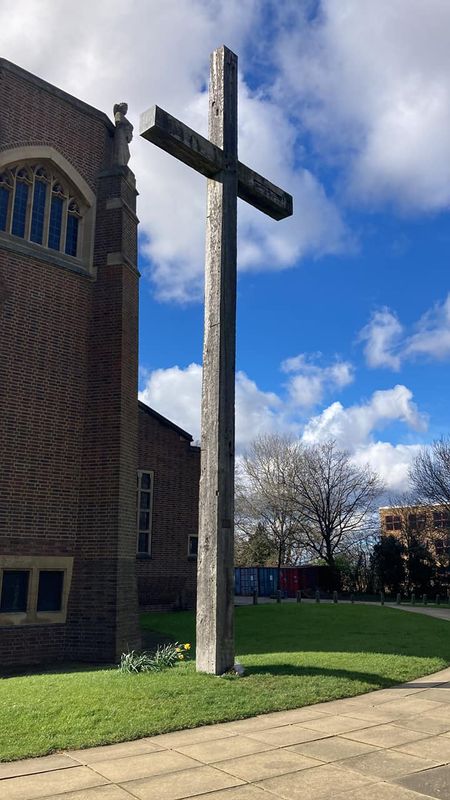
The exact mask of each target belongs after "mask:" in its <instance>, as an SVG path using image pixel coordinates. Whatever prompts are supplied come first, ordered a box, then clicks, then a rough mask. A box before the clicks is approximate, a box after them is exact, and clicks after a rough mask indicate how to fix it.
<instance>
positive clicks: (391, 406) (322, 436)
mask: <svg viewBox="0 0 450 800" xmlns="http://www.w3.org/2000/svg"><path fill="white" fill-rule="evenodd" d="M412 396H413V395H412V392H411V390H410V389H408V388H407V387H406V386H402V385H401V384H398V385H397V386H394V388H393V389H385V390H379V391H377V392H374V393H373V395H372V397H371V398H370V400H369V401H368V402H366V403H362V404H360V405H354V406H349V407H348V408H344V406H343V405H342V404H341V403H339V402H335V403H332V404H331V405H330V406H328V408H325V409H324V411H322V413H321V414H319V415H317V416H315V417H312V418H311V419H310V420H309V422H308V424H307V425H306V427H305V430H304V432H303V440H304V441H305V442H317V441H325V440H327V439H335V440H336V442H337V443H338V445H339V446H340V447H343V448H345V449H348V450H350V451H351V452H353V451H355V450H356V449H358V448H359V447H362V446H365V445H368V444H369V443H371V435H372V432H373V431H377V430H378V431H379V430H380V429H382V428H385V427H386V425H388V424H389V423H391V422H403V423H404V424H406V425H407V426H408V427H410V428H412V429H413V430H416V431H423V430H425V429H426V424H427V422H426V418H425V417H424V416H423V415H422V414H421V413H420V412H419V410H418V408H417V406H416V404H415V403H414V402H413V400H412Z"/></svg>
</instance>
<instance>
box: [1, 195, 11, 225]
mask: <svg viewBox="0 0 450 800" xmlns="http://www.w3.org/2000/svg"><path fill="white" fill-rule="evenodd" d="M10 194H11V191H10V189H7V188H6V186H0V231H4V230H6V222H7V219H8V205H9V197H10Z"/></svg>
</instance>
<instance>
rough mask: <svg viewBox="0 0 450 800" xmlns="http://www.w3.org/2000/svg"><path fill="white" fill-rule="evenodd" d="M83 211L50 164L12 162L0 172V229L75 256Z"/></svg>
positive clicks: (79, 248)
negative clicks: (13, 163) (12, 163)
mask: <svg viewBox="0 0 450 800" xmlns="http://www.w3.org/2000/svg"><path fill="white" fill-rule="evenodd" d="M84 212H85V207H84V205H83V203H82V201H81V199H80V198H79V197H78V196H76V194H75V192H74V190H73V188H72V186H71V185H70V184H69V181H67V180H65V178H64V177H63V176H62V175H60V174H59V173H58V172H57V170H56V169H54V168H53V165H51V164H40V163H36V162H29V163H25V164H24V163H22V164H15V165H11V166H9V167H8V168H7V169H4V170H3V171H2V172H1V173H0V231H4V232H5V233H10V234H12V235H13V236H18V237H20V238H21V239H25V240H27V241H30V242H34V243H35V244H39V245H42V246H43V247H46V248H49V249H50V250H55V251H59V252H62V253H65V254H66V255H69V256H73V257H74V258H79V257H80V256H81V225H82V223H83V217H84Z"/></svg>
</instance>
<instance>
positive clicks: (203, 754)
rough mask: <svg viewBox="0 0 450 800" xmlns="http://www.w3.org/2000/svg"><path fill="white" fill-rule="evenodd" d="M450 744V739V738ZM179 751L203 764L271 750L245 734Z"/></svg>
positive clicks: (266, 745)
mask: <svg viewBox="0 0 450 800" xmlns="http://www.w3.org/2000/svg"><path fill="white" fill-rule="evenodd" d="M449 744H450V740H449ZM175 749H176V750H177V752H178V753H183V755H185V756H188V757H189V758H194V759H196V761H201V762H203V764H212V763H213V761H223V760H225V759H227V758H238V757H239V756H245V755H250V754H251V753H260V752H262V751H264V750H270V749H271V747H270V744H265V743H264V742H258V741H257V740H256V739H250V738H247V737H245V736H229V737H228V738H226V739H215V740H214V741H212V742H198V743H197V744H190V745H184V746H182V747H177V748H175Z"/></svg>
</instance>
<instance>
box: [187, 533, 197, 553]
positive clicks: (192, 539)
mask: <svg viewBox="0 0 450 800" xmlns="http://www.w3.org/2000/svg"><path fill="white" fill-rule="evenodd" d="M188 556H189V558H197V556H198V536H196V535H194V534H190V535H189V539H188Z"/></svg>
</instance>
